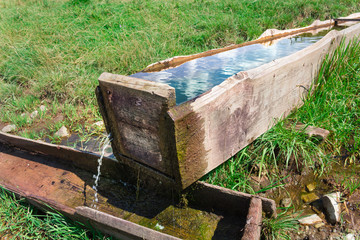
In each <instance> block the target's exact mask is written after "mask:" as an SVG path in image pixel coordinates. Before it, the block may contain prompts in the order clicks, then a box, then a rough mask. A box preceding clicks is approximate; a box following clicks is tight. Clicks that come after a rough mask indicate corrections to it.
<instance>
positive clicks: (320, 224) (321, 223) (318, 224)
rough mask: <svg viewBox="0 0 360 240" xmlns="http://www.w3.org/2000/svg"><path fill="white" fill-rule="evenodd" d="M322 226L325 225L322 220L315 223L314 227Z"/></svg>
mask: <svg viewBox="0 0 360 240" xmlns="http://www.w3.org/2000/svg"><path fill="white" fill-rule="evenodd" d="M323 226H325V223H323V222H320V223H317V224H315V228H321V227H323Z"/></svg>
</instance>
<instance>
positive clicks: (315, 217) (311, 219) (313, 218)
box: [298, 214, 322, 225]
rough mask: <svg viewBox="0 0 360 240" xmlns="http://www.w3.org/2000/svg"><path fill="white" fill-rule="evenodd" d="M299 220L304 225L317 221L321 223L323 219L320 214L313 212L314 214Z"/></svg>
mask: <svg viewBox="0 0 360 240" xmlns="http://www.w3.org/2000/svg"><path fill="white" fill-rule="evenodd" d="M298 221H299V223H300V224H302V225H314V224H317V223H321V222H322V219H321V218H320V217H319V216H318V215H316V214H313V215H310V216H307V217H304V218H301V219H299V220H298Z"/></svg>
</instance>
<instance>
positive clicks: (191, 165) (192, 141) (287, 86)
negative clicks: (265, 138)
mask: <svg viewBox="0 0 360 240" xmlns="http://www.w3.org/2000/svg"><path fill="white" fill-rule="evenodd" d="M359 33H360V24H357V25H354V26H352V27H349V28H347V29H345V30H342V31H340V32H339V31H335V30H334V31H331V32H330V33H328V34H327V35H326V36H325V37H324V38H323V39H321V40H320V41H318V42H317V43H315V44H313V45H311V46H309V47H307V48H305V49H303V50H301V51H299V52H296V53H294V54H292V55H290V56H287V57H284V58H281V59H277V60H274V61H272V62H270V63H268V64H265V65H262V66H260V67H258V68H255V69H252V70H249V71H245V72H240V73H238V74H236V75H235V76H233V77H230V78H228V79H227V80H225V81H224V82H223V83H221V84H220V85H218V86H215V87H214V88H213V89H211V90H210V91H208V92H206V93H204V94H202V95H201V96H200V97H198V98H196V99H194V100H190V101H188V102H186V103H184V104H181V105H178V106H175V107H173V108H171V109H170V110H169V115H170V116H171V118H172V119H173V121H174V124H175V138H176V148H177V162H178V167H179V172H180V176H181V177H180V179H181V184H182V188H186V187H187V186H189V185H190V184H191V183H193V182H195V181H196V180H197V179H199V178H201V177H202V176H204V175H205V174H206V173H208V172H210V171H211V170H213V169H214V168H216V167H217V166H219V165H220V164H221V163H223V162H225V161H226V160H227V159H229V158H231V157H232V156H234V155H235V154H236V153H237V152H238V151H239V150H241V149H242V148H244V147H245V146H247V145H248V144H250V143H251V142H252V141H254V140H255V139H256V138H257V137H259V136H260V135H261V134H263V133H265V132H266V131H267V130H268V129H269V128H270V127H271V126H273V124H274V123H275V122H276V120H277V119H280V118H284V117H286V116H287V115H288V114H289V113H290V111H291V110H292V109H293V108H295V107H299V106H301V105H302V99H303V97H304V96H305V95H306V94H307V92H306V90H305V89H309V87H310V86H311V85H312V84H313V81H314V79H315V78H316V76H317V74H318V71H319V68H320V66H321V63H322V60H323V58H324V57H325V55H326V54H327V53H329V52H332V51H333V50H334V49H335V48H336V47H337V46H338V45H339V43H340V41H341V38H342V37H343V36H346V38H347V40H350V39H352V38H353V37H355V36H358V35H359Z"/></svg>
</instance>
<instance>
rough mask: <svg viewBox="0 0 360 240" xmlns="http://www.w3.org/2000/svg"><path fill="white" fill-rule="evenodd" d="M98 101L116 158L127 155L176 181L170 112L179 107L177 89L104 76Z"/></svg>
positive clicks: (121, 77) (125, 78) (101, 78)
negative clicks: (172, 108)
mask: <svg viewBox="0 0 360 240" xmlns="http://www.w3.org/2000/svg"><path fill="white" fill-rule="evenodd" d="M98 100H99V105H100V106H101V108H102V115H103V118H104V122H105V125H106V128H107V130H108V132H110V133H111V135H112V139H113V140H112V147H113V150H114V154H115V156H116V157H121V156H126V157H128V158H131V159H133V160H134V161H136V162H139V163H142V164H144V165H146V166H148V167H151V168H153V169H155V170H157V171H160V172H161V173H163V174H166V175H168V176H169V177H172V178H174V170H173V163H174V161H173V158H174V156H175V157H176V150H175V143H174V137H173V136H174V133H173V131H174V130H173V123H172V120H171V119H170V118H169V116H168V114H167V111H168V110H169V109H170V107H172V106H175V104H176V102H175V89H174V88H172V87H170V86H168V85H166V84H162V83H156V82H152V81H147V80H143V79H138V78H132V77H126V76H121V75H116V74H110V73H103V74H101V76H100V78H99V90H98Z"/></svg>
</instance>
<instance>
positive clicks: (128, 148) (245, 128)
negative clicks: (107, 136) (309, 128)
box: [97, 14, 360, 189]
mask: <svg viewBox="0 0 360 240" xmlns="http://www.w3.org/2000/svg"><path fill="white" fill-rule="evenodd" d="M349 17H350V18H355V17H359V14H354V15H351V16H349ZM339 23H340V22H339ZM342 23H348V24H354V22H342ZM333 25H334V21H333V20H331V21H330V20H329V21H323V22H321V21H315V22H314V23H313V24H312V25H311V26H309V27H306V28H302V29H293V30H285V31H278V30H267V31H266V32H265V33H264V34H263V35H262V36H261V37H260V38H259V39H258V40H255V41H252V42H248V43H245V44H242V45H240V48H237V47H239V46H229V47H226V48H224V49H215V50H210V51H208V52H204V53H200V54H195V55H191V56H183V57H174V58H171V59H168V60H164V61H161V62H158V63H155V64H152V65H150V66H149V67H147V68H146V69H145V70H144V71H143V72H140V73H137V74H134V75H133V76H121V75H116V74H111V73H103V74H102V75H101V76H100V78H99V87H98V89H97V96H98V102H99V105H100V106H101V107H100V108H101V111H102V115H103V117H104V122H105V125H106V127H107V130H108V132H111V133H113V142H112V147H113V150H114V154H115V156H117V157H118V156H126V157H128V158H129V160H130V161H133V162H136V163H138V164H140V165H141V166H142V167H143V168H148V169H152V170H154V172H156V173H158V174H159V176H162V177H165V178H168V179H171V180H173V181H174V182H173V183H174V184H175V188H176V189H185V188H186V187H188V186H190V185H191V184H192V183H193V182H195V181H196V180H198V179H199V178H201V177H202V176H204V175H205V174H206V173H208V172H209V171H211V170H213V169H214V168H216V167H217V166H218V165H220V164H221V163H223V162H224V161H226V160H227V159H229V158H230V157H232V156H234V155H235V153H237V152H238V151H239V150H241V149H242V148H243V147H245V146H247V145H248V144H249V143H251V142H252V141H253V140H254V139H256V138H257V137H259V136H260V135H261V134H263V133H264V132H266V131H267V130H268V129H269V128H270V127H271V126H272V125H273V124H274V123H275V122H276V119H279V118H282V117H285V116H286V115H287V114H289V113H290V111H291V110H292V109H293V108H295V107H299V106H301V104H302V98H303V97H304V96H305V95H306V94H307V93H308V90H309V89H310V87H311V86H312V85H313V84H314V79H315V78H316V76H317V74H318V72H319V68H320V66H321V62H322V60H323V58H324V57H325V56H326V54H328V53H331V52H332V50H333V49H334V48H336V47H337V46H338V45H339V43H340V41H341V39H342V38H343V37H345V41H349V40H352V39H353V38H356V37H357V36H358V35H359V32H360V25H359V24H356V25H353V26H351V27H348V28H345V29H343V30H341V29H340V30H332V31H329V28H331V27H333ZM323 30H327V31H329V32H328V33H327V34H326V35H325V36H323V35H324V34H321V31H323ZM330 30H331V29H330ZM309 32H310V33H311V32H317V33H319V32H320V35H317V36H308V35H307V36H304V35H300V36H297V37H292V38H289V37H291V36H294V35H299V34H303V33H309ZM284 37H287V38H285V39H284ZM274 41H277V43H275V45H271V44H270V43H272V42H274ZM260 44H264V45H268V46H267V47H266V46H263V45H260ZM269 45H270V46H269ZM294 49H295V50H294ZM299 49H302V50H299ZM296 50H299V51H296ZM294 51H295V52H294ZM289 53H290V55H289ZM291 53H292V54H291ZM278 57H280V58H278ZM259 62H260V63H259ZM261 64H262V65H261ZM251 66H255V68H251ZM249 68H250V69H249ZM154 71H157V72H154ZM139 77H141V78H146V79H151V80H153V81H149V80H146V79H141V78H139ZM170 85H172V86H173V87H172V86H170ZM174 87H175V88H176V89H175V88H174ZM184 101H185V102H184ZM176 103H178V105H176Z"/></svg>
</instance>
